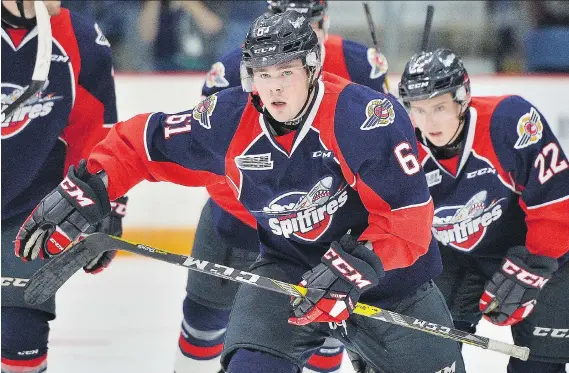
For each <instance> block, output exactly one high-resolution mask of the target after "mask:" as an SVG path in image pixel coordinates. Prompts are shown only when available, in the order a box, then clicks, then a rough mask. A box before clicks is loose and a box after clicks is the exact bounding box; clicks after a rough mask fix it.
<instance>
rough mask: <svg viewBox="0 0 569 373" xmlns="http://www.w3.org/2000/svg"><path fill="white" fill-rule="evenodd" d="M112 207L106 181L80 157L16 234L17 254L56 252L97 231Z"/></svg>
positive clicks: (29, 257)
mask: <svg viewBox="0 0 569 373" xmlns="http://www.w3.org/2000/svg"><path fill="white" fill-rule="evenodd" d="M109 210H110V204H109V197H108V195H107V189H106V187H105V184H104V183H103V181H102V180H101V179H100V178H99V177H98V176H95V175H91V174H90V173H89V172H88V171H87V166H86V162H85V161H84V160H81V162H80V163H79V167H78V169H77V170H75V168H74V167H73V166H72V167H70V168H69V172H68V173H67V176H66V177H65V179H63V181H62V182H61V183H60V184H59V185H58V186H57V188H55V189H54V190H53V191H52V192H51V193H49V194H48V195H47V196H46V197H44V199H42V200H41V202H40V203H39V204H38V205H37V206H36V208H35V209H34V211H32V213H31V215H30V216H29V217H28V218H27V219H26V221H25V222H24V224H23V225H22V227H21V228H20V230H19V231H18V235H17V236H16V242H15V251H16V255H17V256H19V257H20V258H22V259H23V260H24V261H27V260H33V259H35V258H37V257H38V256H39V257H40V258H49V257H51V256H54V255H57V254H59V253H61V252H62V251H63V250H65V249H66V248H67V246H69V244H70V243H71V242H72V241H74V240H76V239H80V238H81V236H82V235H86V234H90V233H93V232H95V228H96V224H97V223H98V222H100V221H101V220H102V219H103V218H104V217H105V216H107V215H108V214H109Z"/></svg>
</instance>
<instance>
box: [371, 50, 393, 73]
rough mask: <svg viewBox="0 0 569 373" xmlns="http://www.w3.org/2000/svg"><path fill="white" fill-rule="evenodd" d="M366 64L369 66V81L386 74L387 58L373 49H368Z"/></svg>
mask: <svg viewBox="0 0 569 373" xmlns="http://www.w3.org/2000/svg"><path fill="white" fill-rule="evenodd" d="M367 62H369V65H370V66H371V72H370V73H369V78H370V79H377V78H379V77H380V76H382V75H385V73H386V72H387V69H388V65H387V58H385V56H384V55H383V53H381V52H378V51H377V50H376V49H375V48H369V49H368V50H367Z"/></svg>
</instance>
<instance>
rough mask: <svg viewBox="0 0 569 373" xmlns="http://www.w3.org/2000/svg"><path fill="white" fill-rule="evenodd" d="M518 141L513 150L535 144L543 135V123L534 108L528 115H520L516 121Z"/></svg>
mask: <svg viewBox="0 0 569 373" xmlns="http://www.w3.org/2000/svg"><path fill="white" fill-rule="evenodd" d="M517 130H518V140H517V141H516V143H515V144H514V148H516V149H521V148H525V147H526V146H530V145H531V144H535V143H536V142H538V141H539V140H540V139H541V136H542V133H543V123H541V117H540V116H539V113H538V112H537V110H535V109H534V108H531V110H530V111H529V113H525V114H524V115H522V117H521V118H520V120H518V127H517Z"/></svg>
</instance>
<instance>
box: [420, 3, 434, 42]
mask: <svg viewBox="0 0 569 373" xmlns="http://www.w3.org/2000/svg"><path fill="white" fill-rule="evenodd" d="M434 13H435V7H434V6H432V5H429V6H428V7H427V18H426V19H425V27H424V28H423V40H421V50H419V52H426V51H427V48H428V47H429V36H431V26H432V25H433V15H434Z"/></svg>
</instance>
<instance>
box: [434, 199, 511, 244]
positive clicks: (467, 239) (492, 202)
mask: <svg viewBox="0 0 569 373" xmlns="http://www.w3.org/2000/svg"><path fill="white" fill-rule="evenodd" d="M502 200H504V198H500V199H496V198H488V192H487V191H485V190H482V191H480V192H478V193H476V194H475V195H474V196H472V197H471V198H470V199H469V200H468V202H466V203H465V204H464V205H457V206H442V207H439V208H437V209H436V210H435V216H434V217H433V225H432V227H431V230H432V232H433V236H434V237H435V239H436V240H437V241H439V242H440V243H441V244H443V245H445V246H451V247H454V248H455V249H457V250H460V251H471V250H474V249H475V248H476V246H477V245H478V244H479V243H480V242H481V241H482V239H483V238H484V236H485V235H486V230H487V229H488V227H489V226H490V225H491V224H492V223H493V222H495V221H497V220H498V219H500V217H501V216H502V213H503V210H502V205H501V204H500V202H501V201H502Z"/></svg>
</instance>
